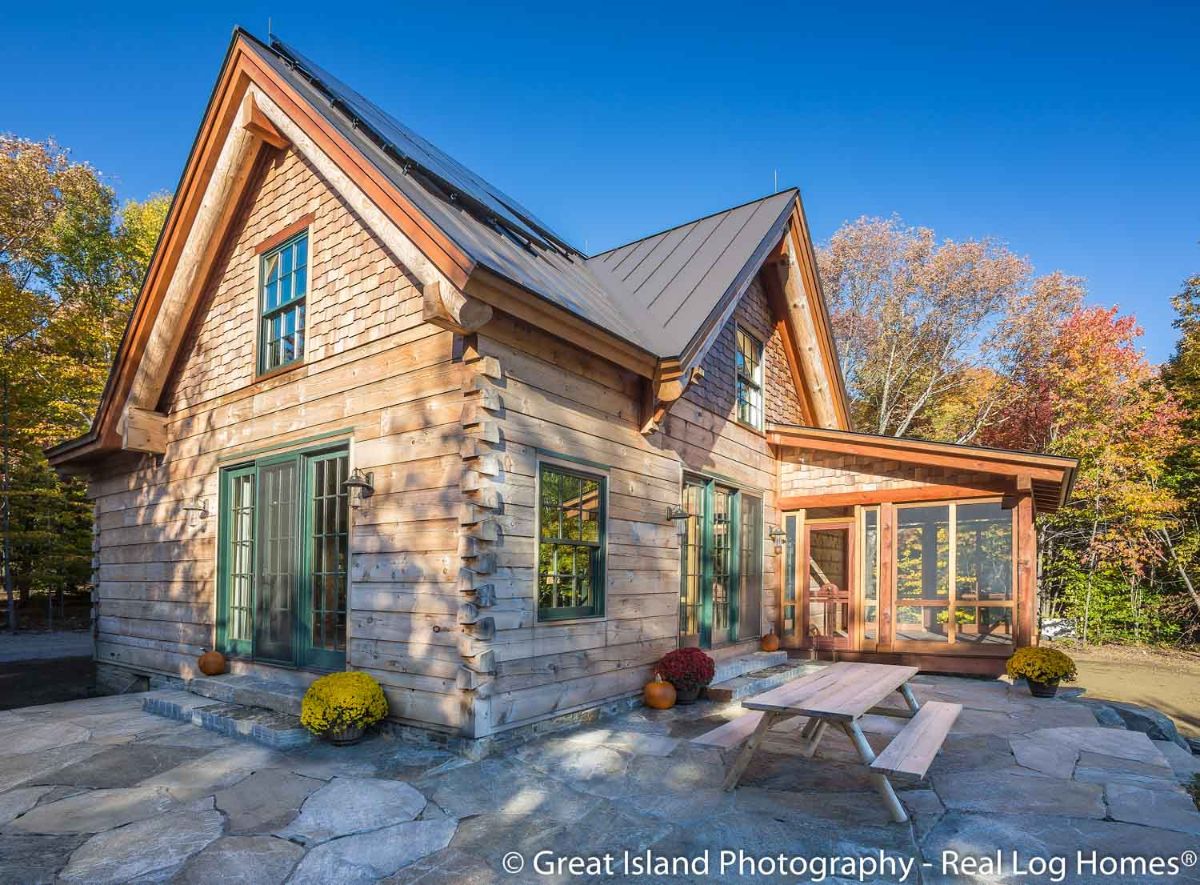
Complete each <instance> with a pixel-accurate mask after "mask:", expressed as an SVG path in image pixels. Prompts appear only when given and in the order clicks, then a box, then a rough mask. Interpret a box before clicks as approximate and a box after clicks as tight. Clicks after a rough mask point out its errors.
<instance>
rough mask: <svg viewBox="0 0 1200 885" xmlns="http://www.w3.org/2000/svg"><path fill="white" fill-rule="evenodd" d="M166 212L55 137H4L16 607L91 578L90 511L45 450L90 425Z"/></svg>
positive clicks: (4, 421)
mask: <svg viewBox="0 0 1200 885" xmlns="http://www.w3.org/2000/svg"><path fill="white" fill-rule="evenodd" d="M168 206H169V198H167V197H165V196H153V197H151V198H149V199H148V200H146V201H144V202H130V203H127V204H126V205H125V206H123V207H122V206H120V205H119V203H118V201H117V198H116V195H115V193H114V192H113V189H112V188H111V187H110V186H108V185H107V184H106V183H105V182H104V181H103V179H102V178H101V176H100V175H99V174H98V173H97V172H96V170H95V169H93V168H92V167H91V166H89V165H87V164H86V163H80V162H76V161H74V160H72V159H71V157H70V155H69V153H68V152H67V151H66V150H65V149H63V148H62V147H60V146H59V145H57V144H55V143H54V142H53V141H44V142H36V141H29V140H26V139H22V138H17V137H15V136H10V135H0V443H2V447H3V455H4V485H5V489H4V500H3V503H4V505H5V508H6V509H5V516H6V521H5V529H4V535H5V537H4V540H5V542H6V543H5V550H6V551H7V555H6V560H5V568H6V573H5V578H6V584H7V585H8V586H10V587H11V588H12V591H13V595H15V596H16V597H17V598H18V599H21V600H24V599H27V598H28V597H29V596H30V594H32V593H37V592H58V593H61V592H63V591H64V590H69V589H72V588H74V587H77V586H80V585H81V584H84V583H86V581H87V580H88V575H89V569H90V564H89V563H90V556H91V554H90V550H91V512H90V508H89V507H88V505H87V502H86V500H85V498H84V495H83V489H82V488H81V486H80V485H79V484H78V483H76V482H72V481H66V482H64V481H60V480H59V479H58V478H57V477H55V476H54V474H53V472H52V471H51V470H50V468H49V466H48V465H47V463H46V460H45V457H44V455H43V454H42V449H43V448H44V447H45V446H46V445H49V444H51V443H54V442H58V441H61V440H62V439H64V438H67V437H70V436H75V435H78V434H79V433H82V432H84V431H85V430H86V429H87V427H88V425H89V423H90V421H91V417H92V414H93V412H94V411H95V406H96V403H97V401H98V399H99V396H100V394H101V392H102V390H103V386H104V383H105V379H106V377H107V374H108V370H109V367H110V366H111V364H112V361H113V357H114V356H115V354H116V350H117V348H118V346H119V344H120V340H121V335H122V334H123V332H124V328H125V323H126V320H127V318H128V315H129V309H130V307H131V305H132V303H133V300H134V298H135V297H136V295H137V292H138V289H139V287H140V285H141V280H142V277H143V275H144V273H145V268H146V265H147V263H148V261H149V257H150V254H151V253H152V251H153V248H154V243H155V242H156V240H157V237H158V233H159V231H160V230H161V228H162V224H163V220H164V219H165V217H166V212H167V208H168ZM10 618H11V614H10Z"/></svg>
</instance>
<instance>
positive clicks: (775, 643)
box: [761, 627, 779, 651]
mask: <svg viewBox="0 0 1200 885" xmlns="http://www.w3.org/2000/svg"><path fill="white" fill-rule="evenodd" d="M761 648H762V650H763V651H779V637H778V636H777V635H775V628H774V627H772V628H771V630H770V632H769V633H766V634H764V635H763V638H762V643H761Z"/></svg>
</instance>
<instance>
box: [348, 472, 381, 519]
mask: <svg viewBox="0 0 1200 885" xmlns="http://www.w3.org/2000/svg"><path fill="white" fill-rule="evenodd" d="M342 488H344V489H345V490H346V494H347V495H349V497H350V507H351V508H353V509H354V510H359V509H361V508H362V507H363V505H364V504H365V503H366V500H367V498H369V497H371V496H372V495H373V494H375V474H374V473H363V472H362V471H361V470H359V469H358V468H357V467H355V468H354V472H353V473H351V474H350V478H349V479H347V480H346V481H345V482H343V483H342Z"/></svg>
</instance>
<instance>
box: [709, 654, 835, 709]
mask: <svg viewBox="0 0 1200 885" xmlns="http://www.w3.org/2000/svg"><path fill="white" fill-rule="evenodd" d="M822 666H824V665H822V664H817V663H814V662H812V661H785V662H784V663H782V664H776V665H775V666H773V667H764V668H763V669H761V670H754V671H752V672H750V673H743V674H742V675H741V676H735V677H734V678H733V679H726V680H725V681H724V682H714V683H713V684H712V685H710V686H709V687H708V699H709V700H710V701H737V700H741V699H742V698H748V697H751V696H752V695H756V694H762V693H763V692H764V691H770V690H771V689H772V688H777V687H778V686H780V685H783V684H784V683H785V682H790V681H791V680H793V679H799V678H800V677H801V676H806V675H808V674H809V673H812V672H813V671H814V670H819V669H820V668H821V667H822Z"/></svg>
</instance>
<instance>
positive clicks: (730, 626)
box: [679, 477, 763, 648]
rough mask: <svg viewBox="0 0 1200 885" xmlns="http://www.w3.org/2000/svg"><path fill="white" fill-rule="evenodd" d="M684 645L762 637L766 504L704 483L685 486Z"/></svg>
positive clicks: (681, 596) (681, 634) (696, 481)
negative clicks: (759, 632) (763, 543)
mask: <svg viewBox="0 0 1200 885" xmlns="http://www.w3.org/2000/svg"><path fill="white" fill-rule="evenodd" d="M683 508H684V510H686V511H687V513H688V520H687V524H686V526H685V528H684V532H683V537H682V539H681V541H680V548H681V562H680V587H679V644H680V645H682V646H687V645H697V646H700V647H701V648H711V647H713V646H720V645H727V644H729V643H731V642H735V641H737V640H738V639H745V638H748V637H750V636H757V635H758V629H759V620H760V611H761V604H762V602H761V600H762V557H763V550H762V499H761V498H758V497H754V496H752V495H750V494H748V493H746V492H743V491H741V490H739V489H735V488H730V487H728V486H720V485H717V484H716V483H715V482H714V481H712V480H709V479H703V478H701V477H690V478H688V479H686V480H684V484H683Z"/></svg>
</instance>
